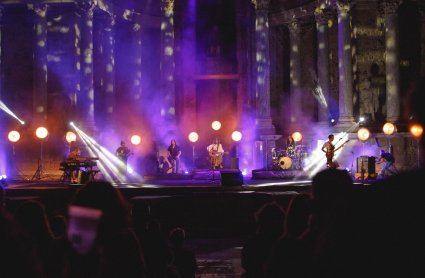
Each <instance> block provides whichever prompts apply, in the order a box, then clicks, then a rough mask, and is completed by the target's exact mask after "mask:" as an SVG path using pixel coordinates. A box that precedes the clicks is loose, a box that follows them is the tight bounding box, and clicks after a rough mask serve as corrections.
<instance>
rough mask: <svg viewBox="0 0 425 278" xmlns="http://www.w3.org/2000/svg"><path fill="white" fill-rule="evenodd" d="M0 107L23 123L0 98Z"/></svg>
mask: <svg viewBox="0 0 425 278" xmlns="http://www.w3.org/2000/svg"><path fill="white" fill-rule="evenodd" d="M0 109H1V110H3V111H4V112H6V113H7V114H9V115H10V116H12V117H14V118H15V119H17V120H18V121H19V122H20V123H21V124H25V122H24V121H22V120H21V119H19V118H18V117H17V116H16V115H15V114H14V113H13V112H12V111H11V110H10V109H9V108H8V107H7V106H6V104H4V103H3V102H2V101H1V100H0Z"/></svg>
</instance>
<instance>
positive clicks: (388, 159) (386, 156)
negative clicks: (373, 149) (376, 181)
mask: <svg viewBox="0 0 425 278" xmlns="http://www.w3.org/2000/svg"><path fill="white" fill-rule="evenodd" d="M380 154H381V158H378V161H377V163H381V162H383V161H384V162H385V163H384V165H383V166H382V171H381V173H380V174H379V175H378V178H383V177H384V174H385V171H387V172H389V173H390V174H391V175H394V174H395V173H394V172H393V171H391V170H390V169H389V168H390V167H391V165H393V164H394V162H395V159H394V156H393V155H392V154H390V153H387V152H385V151H384V150H381V152H380Z"/></svg>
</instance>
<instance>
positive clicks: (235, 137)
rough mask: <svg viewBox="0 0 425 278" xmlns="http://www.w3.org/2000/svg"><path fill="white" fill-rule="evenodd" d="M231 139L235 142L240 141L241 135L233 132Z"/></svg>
mask: <svg viewBox="0 0 425 278" xmlns="http://www.w3.org/2000/svg"><path fill="white" fill-rule="evenodd" d="M232 139H233V140H234V141H236V142H238V141H240V140H241V139H242V133H240V132H239V131H233V133H232Z"/></svg>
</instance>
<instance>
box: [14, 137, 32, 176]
mask: <svg viewBox="0 0 425 278" xmlns="http://www.w3.org/2000/svg"><path fill="white" fill-rule="evenodd" d="M12 148H13V157H12V159H13V162H12V163H13V167H14V168H16V170H18V171H19V173H21V175H20V174H18V175H17V176H19V177H20V178H21V179H22V180H25V179H26V180H28V181H29V179H28V178H27V176H26V175H25V174H24V173H22V171H21V169H19V168H18V166H16V164H15V145H12ZM22 176H24V177H25V179H24V178H23V177H22Z"/></svg>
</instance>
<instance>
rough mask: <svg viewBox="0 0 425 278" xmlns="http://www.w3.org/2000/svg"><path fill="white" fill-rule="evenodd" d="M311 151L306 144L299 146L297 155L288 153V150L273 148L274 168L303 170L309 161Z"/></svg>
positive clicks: (271, 167)
mask: <svg viewBox="0 0 425 278" xmlns="http://www.w3.org/2000/svg"><path fill="white" fill-rule="evenodd" d="M308 157H309V153H307V147H306V146H304V145H300V146H297V149H296V152H295V155H292V156H291V155H288V153H287V151H286V150H283V149H273V150H272V164H271V165H270V167H269V168H270V169H272V170H302V169H303V168H304V167H305V164H306V163H307V161H308Z"/></svg>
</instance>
